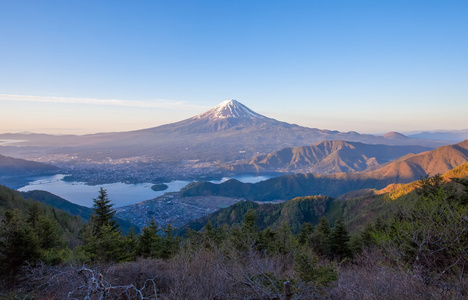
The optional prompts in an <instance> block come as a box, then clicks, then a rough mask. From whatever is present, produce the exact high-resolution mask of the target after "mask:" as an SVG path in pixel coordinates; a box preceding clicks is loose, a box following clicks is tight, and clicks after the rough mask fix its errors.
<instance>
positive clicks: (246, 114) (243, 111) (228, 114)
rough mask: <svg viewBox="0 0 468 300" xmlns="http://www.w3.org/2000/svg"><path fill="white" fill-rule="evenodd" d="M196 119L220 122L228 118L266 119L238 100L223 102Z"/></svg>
mask: <svg viewBox="0 0 468 300" xmlns="http://www.w3.org/2000/svg"><path fill="white" fill-rule="evenodd" d="M195 118H196V119H205V118H206V119H210V120H219V119H226V118H249V119H251V118H266V117H264V116H262V115H261V114H258V113H256V112H254V111H253V110H251V109H250V108H248V107H247V106H245V105H243V104H242V103H240V102H239V101H237V100H234V99H231V100H226V101H223V102H221V103H220V104H218V105H216V106H215V107H213V108H212V109H210V110H208V111H206V112H204V113H202V114H199V115H197V116H195Z"/></svg>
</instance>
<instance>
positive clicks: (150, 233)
mask: <svg viewBox="0 0 468 300" xmlns="http://www.w3.org/2000/svg"><path fill="white" fill-rule="evenodd" d="M158 232H159V228H158V224H156V222H154V219H152V220H151V222H150V224H149V225H148V226H146V227H144V228H143V230H142V233H141V235H140V237H139V239H138V254H139V255H141V256H143V257H145V258H147V257H159V253H160V248H161V237H160V236H159V235H158Z"/></svg>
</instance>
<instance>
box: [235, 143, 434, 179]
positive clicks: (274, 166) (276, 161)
mask: <svg viewBox="0 0 468 300" xmlns="http://www.w3.org/2000/svg"><path fill="white" fill-rule="evenodd" d="M428 150H431V148H428V147H422V146H388V145H369V144H363V143H359V142H345V141H339V140H335V141H323V142H319V143H316V144H315V145H312V146H302V147H293V148H285V149H282V150H280V151H275V152H272V153H269V154H266V155H259V156H256V157H254V158H253V159H252V160H250V161H249V162H248V163H239V164H235V165H232V166H230V167H229V168H230V169H231V170H233V171H236V172H290V173H293V172H294V173H318V174H332V173H336V172H359V171H371V170H375V169H378V168H380V167H382V165H383V164H386V163H388V162H390V161H392V160H394V159H397V158H399V157H402V156H404V155H408V154H417V153H421V152H424V151H428Z"/></svg>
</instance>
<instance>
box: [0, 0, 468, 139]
mask: <svg viewBox="0 0 468 300" xmlns="http://www.w3.org/2000/svg"><path fill="white" fill-rule="evenodd" d="M0 7H1V9H0V34H1V36H2V45H3V46H2V47H0V56H1V57H2V58H3V59H2V60H1V63H0V69H1V72H0V110H1V112H2V118H1V119H0V132H1V133H5V132H24V131H28V132H41V133H52V134H85V133H95V132H109V131H128V130H135V129H142V128H148V127H154V126H158V125H162V124H166V123H172V122H176V121H180V120H182V119H185V118H188V117H191V116H193V115H196V114H199V113H202V112H204V111H205V110H207V109H209V108H210V107H213V106H215V105H216V104H218V103H220V102H222V101H223V100H226V99H237V100H239V101H241V102H242V103H244V104H246V105H247V106H248V107H250V108H252V109H253V110H254V111H256V112H259V113H261V114H263V115H266V116H269V117H273V118H275V119H278V120H281V121H285V122H289V123H296V124H299V125H302V126H307V127H314V128H320V129H331V130H339V131H351V130H353V131H358V132H363V133H385V132H388V131H393V130H394V131H401V132H409V131H418V130H436V129H447V130H454V129H466V128H467V127H468V125H467V123H466V112H467V111H468V101H466V100H467V96H468V86H467V85H466V82H468V56H467V55H466V53H468V36H467V28H468V19H467V18H466V13H467V11H468V3H467V2H465V1H410V2H409V1H378V2H377V1H292V2H291V1H288V2H285V1H268V2H263V1H258V2H252V1H235V2H234V1H233V2H225V1H223V2H217V1H197V2H191V1H176V2H174V1H171V2H165V1H155V2H143V3H137V4H136V3H130V2H120V3H117V2H115V1H100V2H98V3H97V2H95V1H79V2H73V3H69V2H67V3H65V2H61V1H46V2H36V1H6V2H3V3H2V4H1V5H0Z"/></svg>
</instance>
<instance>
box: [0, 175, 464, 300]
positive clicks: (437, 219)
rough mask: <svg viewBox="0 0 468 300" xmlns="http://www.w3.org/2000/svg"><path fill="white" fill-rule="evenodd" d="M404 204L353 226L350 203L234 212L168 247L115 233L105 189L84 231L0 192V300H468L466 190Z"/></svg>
mask: <svg viewBox="0 0 468 300" xmlns="http://www.w3.org/2000/svg"><path fill="white" fill-rule="evenodd" d="M459 175H460V174H459ZM459 177H463V176H459ZM403 194H404V195H402V196H400V198H398V199H397V200H392V199H390V197H389V196H388V194H384V195H374V197H377V198H372V199H374V200H375V199H379V201H381V202H379V203H383V204H379V205H375V206H372V205H371V204H372V203H373V202H372V201H371V200H369V199H370V198H368V197H369V196H362V197H358V198H356V199H352V200H351V202H349V203H352V201H355V202H356V203H361V204H362V203H364V204H365V205H358V204H356V206H355V209H357V208H359V209H361V208H363V207H365V206H367V207H368V206H369V205H370V206H371V207H373V208H371V209H370V210H367V211H363V213H364V214H369V215H372V217H370V218H366V217H362V218H360V220H361V224H360V225H359V226H357V225H356V224H355V223H353V222H356V220H353V219H352V216H353V215H354V213H349V210H351V209H353V206H352V205H351V204H348V201H350V200H338V199H333V198H330V197H326V196H311V197H301V198H296V199H292V200H290V201H287V202H285V203H283V204H281V205H276V206H275V205H260V206H259V205H258V204H256V203H253V202H247V201H246V202H240V203H237V204H236V205H234V206H233V207H231V210H230V213H229V214H227V213H223V211H224V212H227V211H226V210H223V211H220V212H218V216H217V218H213V216H214V215H212V216H211V217H210V218H208V219H206V220H205V221H206V222H201V221H200V223H199V225H198V226H199V228H196V229H197V230H193V229H186V233H185V235H184V236H176V235H175V234H174V229H173V228H172V227H171V226H167V227H164V228H159V227H158V226H157V224H156V222H151V224H149V225H148V226H146V227H144V228H143V230H142V231H141V233H139V234H135V233H134V232H133V231H130V232H129V233H128V234H126V235H124V234H122V232H121V230H120V228H119V225H118V223H117V222H116V220H115V219H114V218H113V217H114V213H115V211H114V210H113V205H112V202H111V199H109V197H108V196H107V192H106V191H105V190H103V189H101V191H100V192H99V194H98V195H97V197H96V198H95V199H94V207H93V213H92V215H91V217H90V219H89V221H88V222H86V223H83V222H82V221H81V219H80V218H79V217H75V216H72V215H70V214H68V213H66V212H63V211H61V210H57V209H54V208H51V207H49V206H46V205H44V204H41V203H38V202H34V201H31V200H25V199H24V198H23V197H22V196H21V195H20V194H19V193H17V192H15V191H12V190H10V189H8V188H5V187H1V189H0V203H1V206H0V212H1V228H0V264H1V269H2V270H7V272H2V275H1V276H2V277H1V280H2V281H1V283H2V287H1V293H2V295H3V296H4V297H6V298H14V297H15V296H17V297H20V298H21V299H43V298H49V299H66V298H69V299H84V298H87V299H322V298H323V299H338V298H340V299H365V298H368V299H404V298H412V299H441V298H446V299H447V298H448V299H464V298H466V296H467V295H468V294H467V293H468V284H467V280H466V275H465V273H466V271H465V269H466V268H465V265H466V264H467V263H468V261H467V259H468V253H467V251H468V180H467V179H464V178H453V180H445V179H444V177H443V176H440V175H436V176H434V177H426V178H423V179H421V180H419V181H418V182H417V184H415V187H414V189H413V190H412V191H408V192H407V193H403ZM366 197H367V198H366ZM379 197H380V198H379ZM402 197H403V198H402ZM363 199H364V200H363ZM365 199H367V200H365ZM361 201H364V202H361ZM366 201H367V202H366ZM344 204H347V205H350V206H348V207H346V206H340V205H344ZM334 205H335V206H334ZM336 205H337V206H336ZM389 207H392V209H388V208H389ZM327 211H328V212H331V213H329V214H328V215H327V213H326V212H327ZM379 211H380V212H382V211H383V212H386V213H385V214H377V212H379ZM353 224H354V225H353ZM350 225H351V226H350Z"/></svg>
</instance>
